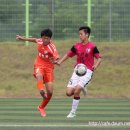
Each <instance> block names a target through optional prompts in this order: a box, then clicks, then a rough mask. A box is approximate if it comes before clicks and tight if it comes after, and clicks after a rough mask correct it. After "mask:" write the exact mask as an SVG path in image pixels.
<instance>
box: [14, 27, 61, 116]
mask: <svg viewBox="0 0 130 130" xmlns="http://www.w3.org/2000/svg"><path fill="white" fill-rule="evenodd" d="M51 37H52V31H51V30H50V29H44V30H43V31H41V38H39V39H36V38H25V37H23V36H20V35H17V36H16V39H17V40H22V41H30V42H35V43H37V50H38V55H37V57H36V59H35V62H34V77H35V78H36V79H37V89H38V90H39V92H40V94H41V96H42V97H43V100H42V102H41V104H40V105H39V106H38V110H39V111H40V113H41V116H42V117H45V116H46V112H45V107H46V105H47V104H48V102H49V101H50V99H51V97H52V94H53V80H54V76H53V70H54V62H56V61H57V60H58V59H59V55H58V51H57V49H56V47H55V45H54V43H53V41H52V40H51ZM44 85H45V88H46V93H45V88H44Z"/></svg>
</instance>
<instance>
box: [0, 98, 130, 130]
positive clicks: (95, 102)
mask: <svg viewBox="0 0 130 130" xmlns="http://www.w3.org/2000/svg"><path fill="white" fill-rule="evenodd" d="M71 102H72V100H71V98H62V99H56V98H54V99H52V100H51V102H50V103H49V104H48V106H47V108H46V112H47V117H45V118H42V117H40V113H39V111H37V106H38V104H39V103H40V99H27V98H23V99H21V98H19V99H18V98H17V99H14V98H12V99H5V98H1V99H0V130H79V129H80V130H102V129H105V130H110V129H111V130H127V129H130V124H128V122H129V123H130V100H129V99H81V101H80V104H79V108H78V111H77V116H76V117H75V118H74V119H67V118H66V116H67V114H68V113H69V111H70V108H71Z"/></svg>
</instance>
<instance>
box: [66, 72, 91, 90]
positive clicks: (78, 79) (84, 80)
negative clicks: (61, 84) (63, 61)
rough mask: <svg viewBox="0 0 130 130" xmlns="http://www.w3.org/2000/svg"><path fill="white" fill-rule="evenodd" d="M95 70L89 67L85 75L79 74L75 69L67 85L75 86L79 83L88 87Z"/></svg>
mask: <svg viewBox="0 0 130 130" xmlns="http://www.w3.org/2000/svg"><path fill="white" fill-rule="evenodd" d="M92 75H93V71H91V70H89V69H87V73H86V74H85V75H84V76H78V75H77V74H76V73H75V71H74V72H73V74H72V76H71V78H70V80H69V82H68V85H67V87H71V88H75V87H76V86H77V85H78V86H81V87H82V88H83V87H86V86H87V85H88V83H89V82H90V80H91V79H92Z"/></svg>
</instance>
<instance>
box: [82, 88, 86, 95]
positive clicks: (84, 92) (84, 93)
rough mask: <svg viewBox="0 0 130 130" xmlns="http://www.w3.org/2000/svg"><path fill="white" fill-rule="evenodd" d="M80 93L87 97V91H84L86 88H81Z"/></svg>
mask: <svg viewBox="0 0 130 130" xmlns="http://www.w3.org/2000/svg"><path fill="white" fill-rule="evenodd" d="M82 92H83V95H84V96H86V95H87V89H86V87H83V88H82Z"/></svg>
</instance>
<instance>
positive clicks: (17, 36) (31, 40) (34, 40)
mask: <svg viewBox="0 0 130 130" xmlns="http://www.w3.org/2000/svg"><path fill="white" fill-rule="evenodd" d="M16 40H21V41H29V42H36V38H25V37H23V36H20V35H16Z"/></svg>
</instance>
